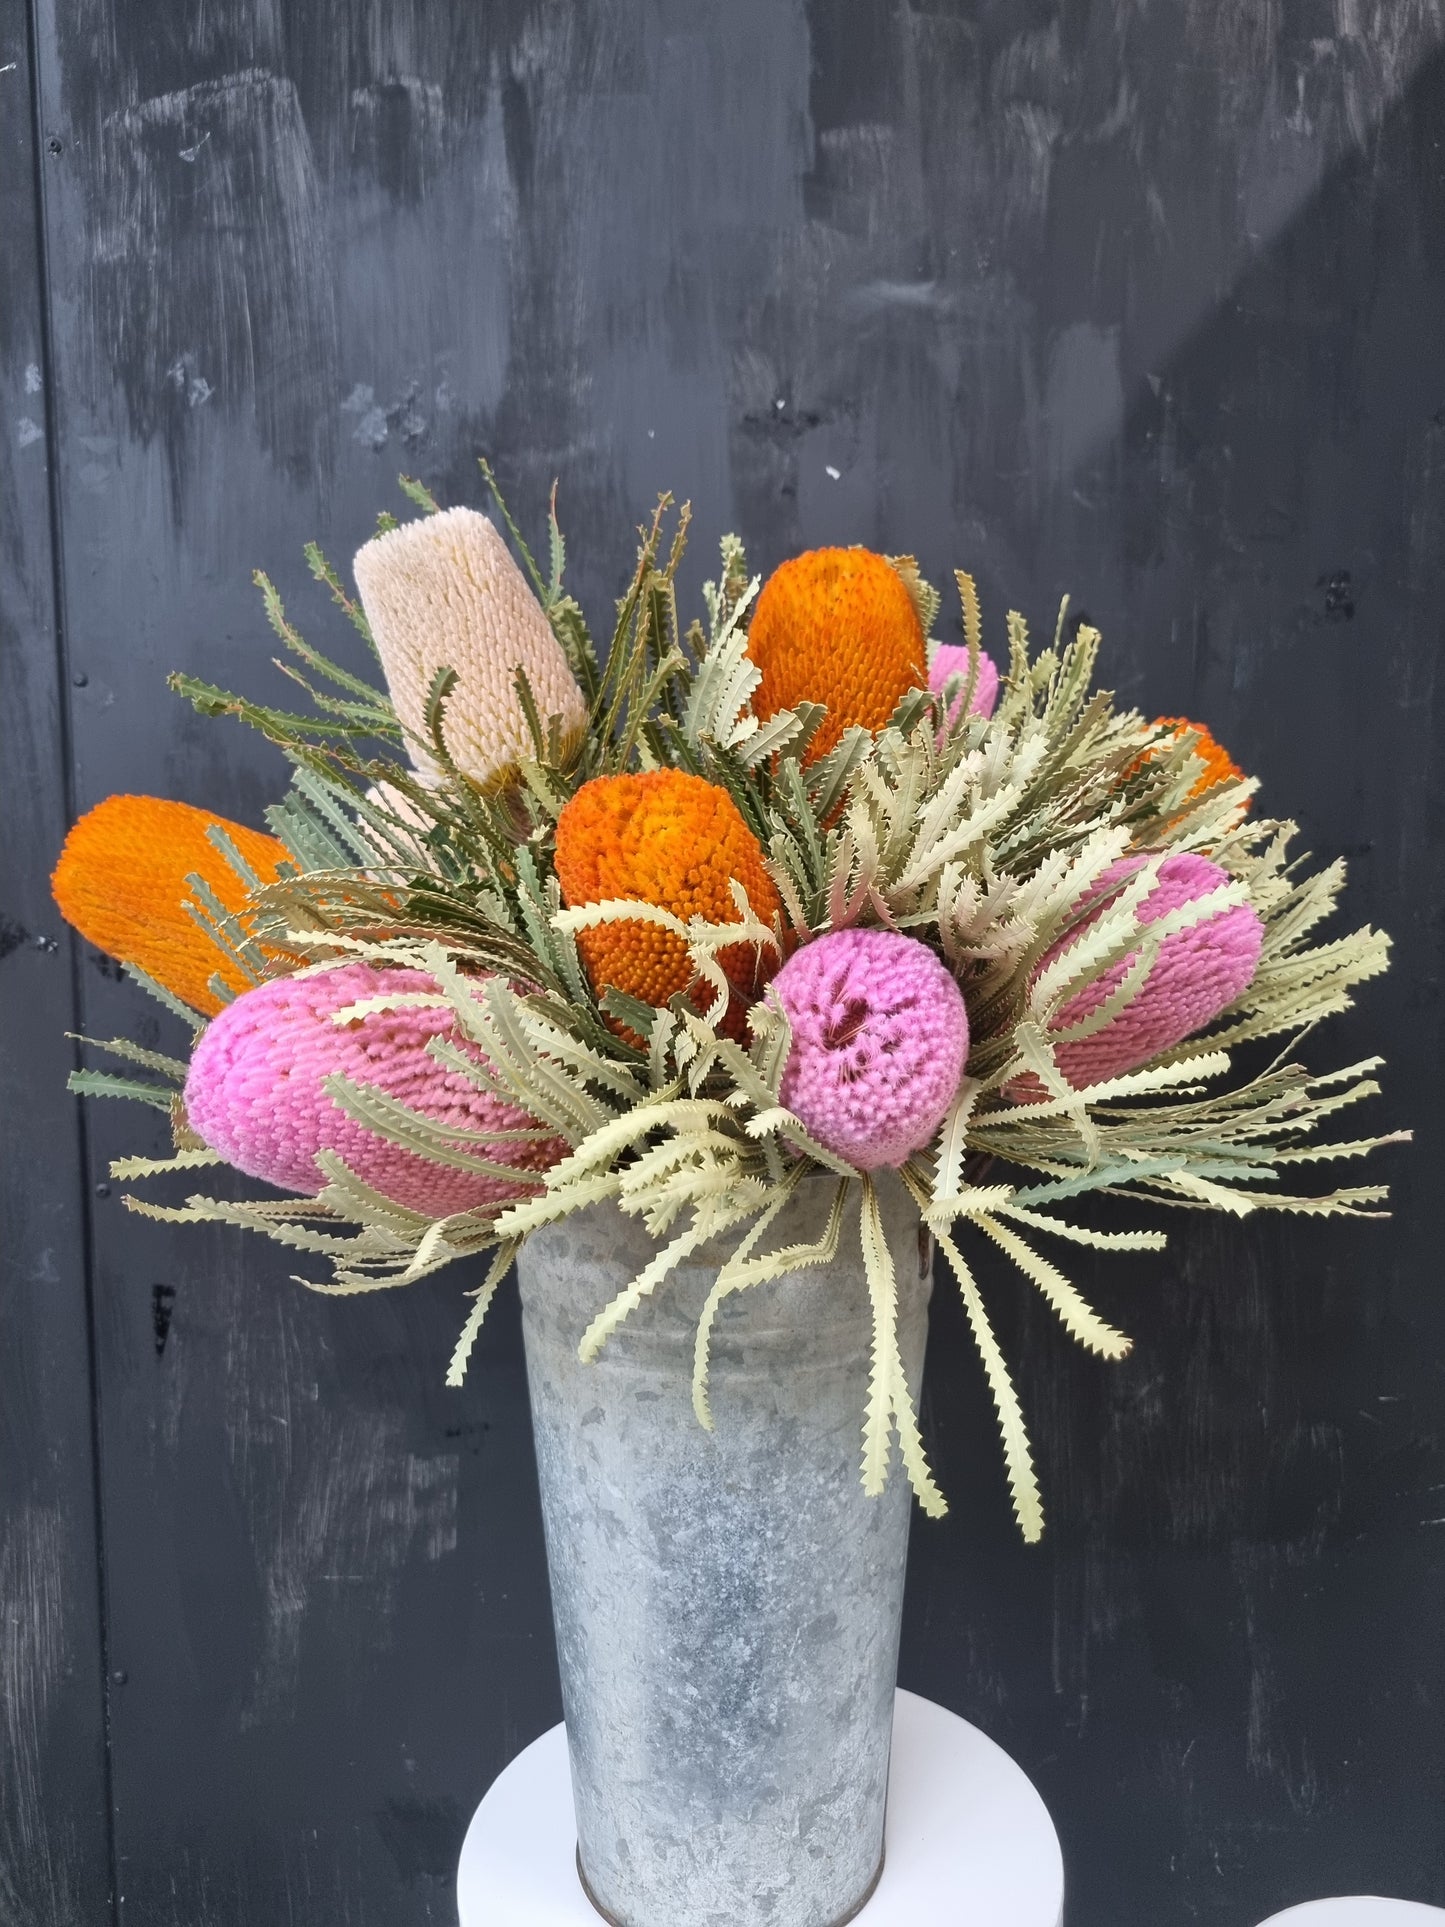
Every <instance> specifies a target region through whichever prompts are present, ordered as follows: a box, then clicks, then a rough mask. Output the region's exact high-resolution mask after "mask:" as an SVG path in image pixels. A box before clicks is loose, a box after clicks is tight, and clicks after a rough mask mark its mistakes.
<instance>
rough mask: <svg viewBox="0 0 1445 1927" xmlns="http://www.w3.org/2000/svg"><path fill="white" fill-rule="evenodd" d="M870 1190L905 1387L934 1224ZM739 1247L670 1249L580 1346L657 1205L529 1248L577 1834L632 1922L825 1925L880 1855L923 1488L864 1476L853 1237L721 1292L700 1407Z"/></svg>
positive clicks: (794, 1230)
mask: <svg viewBox="0 0 1445 1927" xmlns="http://www.w3.org/2000/svg"><path fill="white" fill-rule="evenodd" d="M835 1190H836V1187H835V1185H834V1184H833V1183H832V1181H831V1180H829V1179H827V1178H819V1179H816V1180H815V1181H813V1182H812V1183H810V1184H808V1185H807V1186H806V1187H805V1188H804V1190H803V1191H802V1192H801V1193H800V1194H799V1196H798V1197H797V1198H796V1199H795V1200H794V1202H793V1203H792V1204H791V1205H790V1206H789V1207H788V1209H787V1211H786V1212H784V1214H783V1215H782V1217H780V1218H779V1219H778V1220H777V1223H776V1225H775V1227H774V1233H773V1242H774V1243H775V1244H782V1245H790V1244H811V1243H815V1242H816V1241H817V1240H818V1239H819V1238H820V1237H821V1236H822V1234H823V1232H824V1229H825V1227H826V1225H827V1222H828V1215H829V1212H830V1210H831V1208H832V1203H833V1197H834V1192H835ZM879 1196H880V1204H881V1206H882V1209H883V1213H884V1219H883V1222H884V1231H885V1235H886V1237H887V1240H888V1246H889V1250H890V1253H891V1254H892V1257H893V1264H894V1276H895V1280H896V1284H897V1290H898V1303H899V1338H900V1343H901V1350H902V1356H903V1365H904V1370H905V1372H906V1374H907V1378H908V1383H909V1384H910V1385H911V1386H914V1387H916V1386H917V1385H918V1384H919V1382H920V1381H921V1379H922V1376H923V1355H924V1347H925V1344H926V1343H927V1338H928V1299H929V1292H930V1287H931V1278H930V1274H931V1269H932V1264H931V1259H932V1251H931V1245H929V1244H926V1243H925V1241H924V1239H923V1238H921V1236H920V1233H921V1226H920V1223H919V1218H918V1212H917V1209H916V1208H915V1207H914V1206H913V1204H912V1203H911V1201H910V1200H909V1198H908V1196H907V1193H906V1192H905V1191H904V1189H903V1187H902V1185H901V1184H900V1183H899V1182H898V1180H897V1179H896V1178H894V1177H892V1176H891V1174H890V1175H888V1176H886V1177H885V1178H884V1180H883V1182H882V1183H881V1185H880V1191H879ZM852 1232H853V1227H852V1225H851V1224H850V1226H849V1233H850V1234H852ZM728 1248H730V1247H724V1248H723V1249H721V1250H710V1249H709V1248H708V1247H706V1246H704V1247H703V1248H702V1249H701V1250H700V1251H699V1252H698V1253H697V1254H696V1256H695V1257H694V1258H693V1259H691V1260H689V1261H688V1262H686V1263H685V1264H683V1265H682V1266H680V1267H679V1268H678V1271H677V1273H676V1275H675V1277H674V1278H673V1280H672V1281H671V1282H670V1284H669V1286H668V1289H667V1290H666V1291H665V1292H663V1293H659V1294H655V1295H654V1296H653V1297H651V1298H649V1299H648V1300H647V1301H646V1302H645V1303H644V1304H643V1305H641V1306H640V1307H639V1309H638V1310H637V1311H636V1312H635V1313H634V1314H633V1315H632V1317H631V1318H630V1319H629V1320H628V1322H627V1323H626V1324H625V1325H624V1326H623V1327H622V1329H621V1330H620V1332H618V1333H617V1334H615V1335H614V1336H613V1337H612V1338H611V1339H609V1341H608V1344H607V1346H606V1348H605V1350H604V1352H603V1355H602V1358H601V1360H600V1361H599V1362H598V1363H597V1364H595V1365H583V1364H582V1363H580V1361H579V1359H578V1356H577V1345H578V1340H579V1339H580V1337H581V1336H582V1334H583V1332H585V1331H586V1330H587V1327H588V1326H589V1325H590V1324H591V1322H592V1320H593V1318H594V1317H595V1316H596V1314H597V1313H598V1312H599V1311H601V1310H602V1308H603V1306H604V1305H606V1304H607V1303H608V1302H609V1301H610V1300H611V1299H612V1298H614V1297H615V1296H616V1294H617V1293H618V1292H620V1291H623V1290H625V1289H626V1287H627V1286H628V1285H629V1284H630V1283H631V1281H632V1280H633V1278H635V1277H636V1276H637V1274H638V1273H639V1272H640V1271H641V1270H642V1269H643V1268H644V1266H645V1265H646V1264H647V1262H648V1259H649V1257H650V1256H651V1255H652V1253H653V1251H654V1250H655V1249H656V1247H655V1245H654V1244H653V1242H652V1240H651V1239H650V1238H649V1237H648V1235H647V1232H646V1230H645V1228H644V1227H643V1226H642V1225H641V1224H640V1223H639V1222H638V1221H637V1220H636V1219H633V1218H627V1217H624V1215H623V1213H622V1212H621V1211H620V1210H619V1208H618V1207H617V1206H616V1205H615V1204H613V1203H611V1202H609V1203H607V1204H604V1205H597V1206H594V1207H592V1209H591V1210H590V1211H587V1212H585V1213H582V1214H580V1215H579V1216H578V1217H577V1218H575V1219H569V1220H568V1221H567V1222H566V1223H564V1224H560V1225H549V1226H548V1227H547V1228H546V1230H545V1231H544V1232H542V1233H541V1234H540V1235H539V1236H538V1237H536V1238H535V1239H533V1240H531V1241H529V1242H528V1244H527V1245H526V1246H525V1247H524V1249H523V1251H522V1254H521V1257H520V1258H519V1260H518V1266H517V1275H518V1283H519V1286H520V1289H521V1295H522V1330H523V1334H524V1339H525V1345H526V1354H527V1382H528V1385H529V1387H530V1390H531V1402H532V1414H533V1424H534V1428H535V1437H536V1445H537V1477H538V1482H539V1484H540V1486H541V1496H542V1516H543V1519H544V1521H545V1524H546V1538H547V1556H548V1567H549V1571H550V1574H551V1581H552V1609H553V1612H554V1614H555V1618H556V1627H557V1658H558V1663H559V1668H560V1672H561V1678H562V1702H563V1707H564V1710H565V1714H566V1720H567V1741H568V1747H569V1749H570V1753H571V1759H572V1786H573V1792H574V1795H575V1800H576V1807H577V1828H578V1846H579V1850H580V1854H581V1864H582V1868H583V1871H584V1873H585V1875H586V1878H587V1883H588V1886H589V1888H590V1889H591V1891H592V1893H593V1895H594V1896H595V1898H596V1900H597V1902H598V1903H599V1904H600V1906H601V1907H602V1909H603V1911H604V1912H605V1913H606V1914H607V1916H608V1918H609V1919H613V1920H619V1921H625V1922H626V1923H627V1927H738V1924H739V1923H740V1922H744V1921H751V1920H757V1921H759V1922H762V1921H766V1922H767V1927H835V1924H836V1923H837V1922H840V1921H843V1920H847V1919H851V1918H852V1916H853V1914H854V1913H855V1912H856V1911H857V1908H858V1906H859V1903H860V1902H861V1901H862V1900H863V1898H864V1897H865V1895H867V1894H868V1893H869V1892H870V1891H871V1889H872V1887H873V1885H874V1883H875V1881H876V1880H877V1878H878V1873H879V1868H880V1865H881V1862H882V1858H883V1816H884V1802H885V1797H886V1794H887V1790H888V1750H889V1740H890V1736H891V1733H892V1728H893V1689H894V1683H895V1681H896V1679H897V1673H898V1633H899V1623H900V1617H901V1613H902V1608H903V1568H904V1557H905V1554H906V1551H907V1547H908V1525H909V1514H910V1511H911V1510H912V1501H911V1495H910V1493H909V1491H908V1481H907V1478H906V1476H905V1474H904V1471H903V1467H902V1465H901V1463H897V1462H895V1464H894V1467H893V1476H892V1477H891V1479H890V1480H889V1483H888V1486H887V1488H886V1489H885V1491H884V1493H883V1495H882V1497H881V1498H869V1497H867V1496H866V1495H865V1494H864V1491H863V1487H862V1480H861V1478H860V1476H859V1417H860V1413H861V1412H862V1411H863V1410H864V1408H865V1407H866V1403H867V1396H868V1377H869V1356H870V1353H871V1351H872V1329H873V1321H872V1313H871V1309H870V1303H869V1293H868V1279H867V1275H866V1273H865V1271H864V1268H863V1258H862V1253H861V1251H860V1250H859V1248H858V1244H857V1240H856V1237H855V1236H853V1235H850V1236H849V1237H848V1239H847V1242H846V1243H844V1244H842V1245H841V1246H840V1249H839V1252H838V1256H837V1257H836V1258H835V1260H834V1261H833V1263H832V1264H830V1265H827V1266H825V1267H821V1268H814V1269H810V1270H808V1271H801V1272H798V1273H797V1274H796V1275H795V1276H794V1277H793V1278H791V1279H789V1280H788V1281H787V1282H786V1283H785V1284H782V1283H780V1284H779V1285H778V1286H777V1287H776V1288H774V1289H770V1290H767V1291H750V1292H748V1293H746V1294H744V1295H741V1296H739V1297H736V1298H734V1299H732V1300H730V1301H725V1302H724V1304H723V1306H722V1307H721V1309H720V1311H719V1314H718V1319H717V1323H716V1325H715V1327H714V1334H715V1338H714V1343H713V1346H712V1370H711V1379H710V1391H711V1404H712V1413H713V1429H712V1430H711V1431H704V1430H703V1428H702V1427H701V1426H700V1425H699V1424H698V1423H697V1420H696V1419H695V1417H694V1416H693V1407H692V1366H693V1348H694V1335H695V1332H696V1329H697V1323H698V1319H699V1316H700V1314H701V1313H702V1310H703V1307H704V1305H705V1303H706V1301H707V1298H708V1294H709V1292H710V1291H711V1289H712V1287H713V1284H714V1283H715V1281H716V1278H717V1272H718V1266H719V1264H720V1263H721V1262H722V1260H723V1259H724V1258H725V1257H726V1255H727V1249H728ZM920 1257H922V1260H923V1262H922V1265H920ZM894 1456H895V1461H896V1459H897V1454H896V1451H895V1455H894Z"/></svg>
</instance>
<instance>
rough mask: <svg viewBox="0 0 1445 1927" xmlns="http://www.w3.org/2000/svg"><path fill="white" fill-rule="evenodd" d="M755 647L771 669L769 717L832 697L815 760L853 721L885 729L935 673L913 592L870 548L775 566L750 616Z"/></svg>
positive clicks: (814, 745)
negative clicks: (904, 700) (905, 701)
mask: <svg viewBox="0 0 1445 1927" xmlns="http://www.w3.org/2000/svg"><path fill="white" fill-rule="evenodd" d="M748 654H749V656H750V657H751V658H752V660H753V661H754V662H755V663H756V664H757V666H758V668H759V669H760V670H761V671H762V677H763V680H762V682H761V684H760V685H759V687H758V689H757V691H756V692H755V694H754V696H753V709H754V711H755V713H756V714H757V715H758V716H759V717H760V718H761V719H762V720H763V721H764V722H766V721H767V720H768V718H769V717H770V716H775V715H776V714H777V713H778V711H779V710H780V709H796V708H797V706H798V704H799V703H803V702H812V703H826V704H827V707H828V714H827V716H826V717H825V719H824V721H823V723H822V725H821V727H820V728H819V729H818V731H817V734H816V735H815V736H814V737H813V740H812V742H811V743H810V744H809V745H808V753H807V756H806V758H805V759H804V760H805V761H807V762H810V763H811V762H816V761H817V759H818V758H819V757H820V756H825V755H826V754H827V753H828V751H829V750H830V749H832V748H833V747H834V746H835V745H836V744H837V742H838V740H839V738H840V737H841V736H842V734H843V732H844V730H845V729H847V728H848V727H849V726H850V725H851V724H853V723H861V724H862V725H863V727H864V728H865V729H870V730H873V731H874V732H875V733H876V732H877V731H878V730H880V729H882V727H883V725H884V724H885V723H886V722H887V721H888V718H889V717H890V716H891V715H892V714H893V711H894V709H895V708H896V706H897V704H898V699H899V697H900V696H902V695H904V694H905V693H906V692H907V691H908V690H910V689H922V688H924V687H926V685H927V682H928V651H927V647H926V643H925V639H924V634H923V625H922V623H921V622H920V621H919V619H918V611H917V609H916V608H915V607H914V604H913V598H912V596H910V595H909V593H908V590H907V588H906V587H905V585H904V582H903V578H902V576H901V575H900V574H899V573H898V571H897V569H895V568H894V566H893V564H892V563H891V562H889V561H888V560H887V559H886V557H884V556H881V555H874V554H873V552H872V551H871V550H870V549H810V550H809V551H808V552H807V554H805V555H795V556H794V557H793V559H792V560H791V561H790V562H784V563H782V564H781V565H780V566H779V567H778V568H776V569H774V571H773V573H772V574H771V575H770V576H769V577H768V579H767V581H766V582H765V583H764V584H763V590H762V594H761V595H760V596H759V597H758V606H757V608H756V609H755V610H754V611H753V619H752V621H751V623H750V624H749V626H748Z"/></svg>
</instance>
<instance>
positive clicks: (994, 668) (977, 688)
mask: <svg viewBox="0 0 1445 1927" xmlns="http://www.w3.org/2000/svg"><path fill="white" fill-rule="evenodd" d="M953 676H957V677H958V678H959V679H960V682H961V683H962V685H963V686H962V688H961V689H960V690H959V692H958V694H957V695H956V696H955V697H954V699H953V701H952V702H951V703H950V704H949V706H948V727H949V728H951V727H952V726H953V724H954V723H956V722H957V721H958V719H959V717H960V715H962V713H963V697H964V691H965V690H966V689H967V688H968V650H967V649H966V648H964V646H963V645H962V644H961V643H955V642H941V643H939V645H938V647H937V648H936V649H935V650H934V652H933V660H932V662H930V663H929V665H928V687H929V688H930V689H931V690H933V691H934V693H935V694H936V695H940V696H941V695H942V694H943V688H944V684H945V683H947V682H948V681H949V679H950V678H951V677H953ZM997 702H998V664H997V663H996V662H995V661H994V659H993V657H992V656H990V655H988V654H987V653H986V652H985V651H984V650H982V649H980V650H979V652H978V681H977V682H976V683H975V684H974V690H973V701H972V702H971V703H970V704H969V706H968V713H969V715H970V716H984V717H988V716H992V714H993V712H994V706H995V704H996V703H997Z"/></svg>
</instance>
